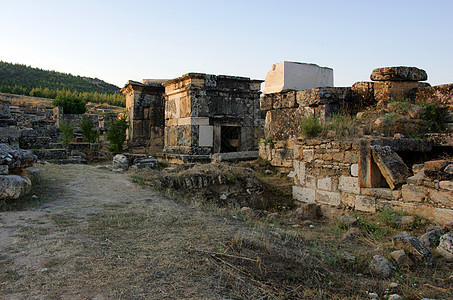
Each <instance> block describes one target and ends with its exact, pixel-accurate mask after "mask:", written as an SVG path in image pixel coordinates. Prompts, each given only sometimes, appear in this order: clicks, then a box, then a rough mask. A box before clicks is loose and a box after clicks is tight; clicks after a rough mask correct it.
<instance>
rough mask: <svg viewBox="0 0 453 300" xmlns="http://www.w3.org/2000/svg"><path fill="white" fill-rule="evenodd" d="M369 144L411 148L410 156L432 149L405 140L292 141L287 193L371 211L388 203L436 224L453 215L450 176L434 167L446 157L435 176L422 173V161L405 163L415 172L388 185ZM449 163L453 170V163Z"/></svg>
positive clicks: (401, 150) (307, 200) (399, 150)
mask: <svg viewBox="0 0 453 300" xmlns="http://www.w3.org/2000/svg"><path fill="white" fill-rule="evenodd" d="M373 145H382V146H388V148H389V149H392V151H394V152H395V153H401V155H403V156H404V153H405V152H407V151H409V149H411V151H413V155H414V157H416V156H417V153H418V154H423V153H427V152H429V151H430V150H431V148H432V145H430V143H429V142H423V141H415V140H409V139H400V140H395V139H374V140H373V139H371V140H370V139H356V140H344V141H333V140H316V139H307V140H297V141H296V143H295V145H294V171H295V174H296V177H295V182H294V186H293V197H294V198H295V199H296V200H298V201H300V202H303V203H316V204H320V205H323V206H327V207H334V208H338V209H350V210H358V211H364V212H371V213H374V212H376V211H379V210H383V209H385V208H393V209H397V210H402V211H406V212H410V213H415V214H418V215H421V216H423V217H426V218H429V219H431V220H434V221H436V222H438V223H440V224H446V223H448V222H449V221H451V220H453V181H452V179H453V175H451V174H450V175H448V174H447V173H446V172H444V171H440V170H444V169H445V168H446V167H447V166H448V165H449V163H448V162H443V164H442V163H439V165H441V166H440V167H439V168H438V169H439V170H438V171H437V172H441V173H442V172H443V173H442V174H443V175H442V176H443V177H438V178H437V179H435V178H433V177H427V176H425V173H426V172H425V171H424V169H423V165H418V164H412V163H411V164H412V165H410V166H409V167H412V169H413V173H415V174H416V175H414V176H411V177H409V178H404V184H402V185H400V186H393V187H392V188H391V187H390V186H391V185H390V186H389V183H391V182H390V181H389V180H392V178H390V179H389V176H388V174H386V172H388V171H386V170H385V168H382V167H381V166H378V165H377V163H376V160H375V158H374V157H373V155H371V154H370V153H371V152H372V151H371V150H370V149H371V146H373ZM422 156H424V155H420V157H422ZM388 163H389V164H391V163H392V162H390V161H389V162H388ZM425 165H426V164H425ZM428 165H429V163H428ZM450 165H451V169H453V162H450ZM433 168H434V167H431V169H433ZM425 169H426V167H425ZM389 172H396V170H390V171H389ZM452 173H453V172H452ZM434 174H438V173H434ZM409 175H410V174H409ZM435 176H437V175H435ZM449 176H450V177H449ZM390 177H391V176H390Z"/></svg>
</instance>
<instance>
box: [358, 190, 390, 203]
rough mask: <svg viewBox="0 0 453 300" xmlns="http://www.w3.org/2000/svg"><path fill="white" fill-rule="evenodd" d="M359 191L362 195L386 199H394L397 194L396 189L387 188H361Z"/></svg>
mask: <svg viewBox="0 0 453 300" xmlns="http://www.w3.org/2000/svg"><path fill="white" fill-rule="evenodd" d="M360 192H361V194H362V195H364V196H370V197H375V198H380V199H387V200H396V199H398V196H399V193H396V191H392V190H391V189H388V188H362V189H361V190H360Z"/></svg>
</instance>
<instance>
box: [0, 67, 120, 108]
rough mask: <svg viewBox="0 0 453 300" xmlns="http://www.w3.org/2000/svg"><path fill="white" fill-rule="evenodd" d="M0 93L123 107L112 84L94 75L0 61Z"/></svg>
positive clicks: (118, 93)
mask: <svg viewBox="0 0 453 300" xmlns="http://www.w3.org/2000/svg"><path fill="white" fill-rule="evenodd" d="M0 92H2V93H9V94H17V95H27V96H32V97H43V98H49V99H56V98H57V97H60V98H61V97H71V98H75V99H78V100H80V101H83V102H85V103H86V102H93V103H108V104H110V105H116V106H123V107H124V106H125V105H126V100H125V97H124V95H122V94H121V93H120V92H119V88H118V87H117V86H115V85H112V84H109V83H106V82H104V81H102V80H100V79H97V78H94V79H93V78H87V77H80V76H74V75H71V74H66V73H60V72H56V71H47V70H41V69H38V68H32V67H28V66H25V65H21V64H11V63H7V62H3V61H0Z"/></svg>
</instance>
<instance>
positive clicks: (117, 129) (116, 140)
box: [107, 116, 128, 153]
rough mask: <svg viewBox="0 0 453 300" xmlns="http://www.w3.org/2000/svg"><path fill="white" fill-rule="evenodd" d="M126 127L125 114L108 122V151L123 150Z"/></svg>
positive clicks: (116, 151) (117, 151) (118, 151)
mask: <svg viewBox="0 0 453 300" xmlns="http://www.w3.org/2000/svg"><path fill="white" fill-rule="evenodd" d="M127 127H128V124H127V121H126V116H122V117H121V118H119V119H117V120H115V121H113V122H112V123H111V124H110V126H109V129H108V131H107V140H108V141H109V142H110V147H109V151H110V152H112V153H120V152H121V151H122V150H123V144H124V141H125V140H126V129H127Z"/></svg>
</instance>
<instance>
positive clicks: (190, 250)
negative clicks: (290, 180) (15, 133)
mask: <svg viewBox="0 0 453 300" xmlns="http://www.w3.org/2000/svg"><path fill="white" fill-rule="evenodd" d="M38 168H39V169H41V176H42V180H41V187H40V188H38V189H36V188H35V190H34V191H32V195H33V194H34V195H36V196H37V198H36V197H32V196H30V197H29V198H30V200H31V201H33V202H32V204H34V205H28V206H25V207H23V208H20V209H14V210H12V211H3V212H1V213H0V271H1V272H0V299H241V298H244V299H276V298H281V299H289V298H294V299H296V298H297V299H364V298H368V295H367V293H366V292H367V291H374V292H377V293H379V294H380V295H384V293H388V291H387V292H386V291H385V290H386V289H387V288H388V284H389V283H390V282H391V280H393V281H394V280H395V277H394V278H392V279H391V280H390V279H382V278H378V277H374V276H373V275H371V274H367V273H364V272H363V265H364V264H366V263H367V262H365V260H366V259H368V258H369V255H368V256H366V259H363V261H362V260H361V259H358V260H357V262H356V263H353V264H352V265H351V264H348V265H347V264H346V263H345V262H343V261H342V260H341V258H339V257H338V256H337V254H336V253H337V252H338V249H339V248H341V247H343V248H344V249H345V250H348V251H351V252H352V253H353V254H355V252H354V251H355V250H353V249H348V247H349V246H348V245H342V244H341V243H339V242H338V237H339V236H341V234H342V233H341V232H340V231H335V230H333V231H332V229H323V228H322V227H320V228H319V229H317V231H311V230H312V229H301V230H300V231H298V232H297V233H291V232H288V231H283V230H279V229H278V228H276V227H275V226H274V224H268V225H269V226H268V228H265V227H266V226H264V227H260V226H255V225H253V224H251V223H248V222H244V220H243V219H241V215H240V214H236V215H234V216H232V215H231V213H229V212H228V211H225V210H222V209H218V210H215V209H201V208H200V207H197V206H195V205H190V204H186V203H184V202H183V201H181V199H179V200H175V199H172V198H169V197H167V196H164V195H163V194H161V193H159V192H156V191H154V190H151V189H148V188H145V187H143V186H142V185H140V184H136V183H133V182H132V181H131V177H130V174H127V173H125V174H121V173H114V172H111V171H108V170H104V169H99V168H96V167H94V166H89V165H53V164H47V165H38ZM315 225H316V224H315ZM316 226H317V225H316ZM326 228H327V227H326ZM328 228H330V227H328ZM303 230H305V231H306V234H302V233H301V232H304V231H303ZM338 230H339V229H338ZM321 235H322V236H323V239H322V240H320V239H319V236H321ZM316 237H318V239H317V238H316ZM370 243H371V244H373V243H374V241H373V240H371V242H370ZM373 246H376V245H373ZM366 247H368V248H369V245H368V246H366ZM343 248H342V249H343ZM375 248H376V247H374V248H373V249H375ZM378 248H379V247H378ZM378 250H379V249H378ZM378 250H376V249H375V251H378ZM373 251H374V250H373ZM380 251H382V249H380ZM370 255H371V254H370ZM447 268H448V266H447ZM447 270H448V269H447ZM420 272H421V273H422V275H420V276H418V275H417V276H418V277H417V276H414V278H412V277H413V273H411V272H409V271H405V273H401V274H403V275H400V274H399V273H398V274H397V275H395V276H397V277H398V278H399V286H400V287H399V288H398V289H399V290H398V289H397V290H395V291H396V292H399V293H400V294H402V295H405V296H406V297H405V298H406V299H417V297H419V296H420V297H421V296H422V295H421V293H422V292H423V296H432V297H437V298H438V299H442V298H445V299H446V298H448V297H449V296H450V295H451V294H450V292H449V290H448V289H450V288H451V282H450V283H449V282H448V277H446V276H448V272H445V270H444V271H443V272H437V271H433V270H418V273H420ZM423 272H424V273H423ZM398 278H397V279H398ZM427 278H428V280H429V281H427V282H428V283H429V284H430V286H431V287H432V288H426V287H423V284H424V280H427ZM419 287H423V288H422V290H418V288H419ZM420 291H421V292H420ZM391 292H393V291H391ZM419 299H420V298H419Z"/></svg>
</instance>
